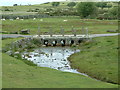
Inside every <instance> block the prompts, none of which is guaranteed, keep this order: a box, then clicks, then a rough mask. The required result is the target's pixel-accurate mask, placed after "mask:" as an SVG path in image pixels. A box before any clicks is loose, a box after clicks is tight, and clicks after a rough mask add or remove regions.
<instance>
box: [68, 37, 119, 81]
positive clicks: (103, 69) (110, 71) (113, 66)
mask: <svg viewBox="0 0 120 90" xmlns="http://www.w3.org/2000/svg"><path fill="white" fill-rule="evenodd" d="M80 47H82V50H83V51H82V52H79V53H76V54H73V55H71V56H70V58H69V60H70V61H71V65H72V67H73V68H77V69H78V71H80V72H84V73H87V74H88V75H90V76H91V77H94V78H97V79H100V80H102V81H106V82H110V83H118V50H119V48H118V36H110V37H98V38H94V39H93V42H92V43H89V44H86V43H85V44H83V45H82V46H80ZM88 47H89V48H88Z"/></svg>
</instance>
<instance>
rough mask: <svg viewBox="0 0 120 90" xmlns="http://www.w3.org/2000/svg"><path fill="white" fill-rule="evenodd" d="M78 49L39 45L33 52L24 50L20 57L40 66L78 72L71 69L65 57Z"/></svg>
mask: <svg viewBox="0 0 120 90" xmlns="http://www.w3.org/2000/svg"><path fill="white" fill-rule="evenodd" d="M76 52H80V50H78V49H75V48H70V47H41V48H38V49H35V50H34V51H33V52H29V53H28V52H24V53H23V54H22V57H23V58H25V59H27V60H30V61H33V62H34V63H35V64H37V65H38V66H40V67H49V68H53V69H57V70H61V71H65V72H73V73H79V72H78V71H77V70H75V69H72V68H71V66H70V62H69V61H68V60H67V58H68V57H69V56H70V55H71V54H73V53H76Z"/></svg>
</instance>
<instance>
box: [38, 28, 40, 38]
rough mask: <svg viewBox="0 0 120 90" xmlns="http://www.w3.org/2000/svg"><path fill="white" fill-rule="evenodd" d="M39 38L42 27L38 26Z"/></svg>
mask: <svg viewBox="0 0 120 90" xmlns="http://www.w3.org/2000/svg"><path fill="white" fill-rule="evenodd" d="M38 36H39V37H40V26H38Z"/></svg>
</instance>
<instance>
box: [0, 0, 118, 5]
mask: <svg viewBox="0 0 120 90" xmlns="http://www.w3.org/2000/svg"><path fill="white" fill-rule="evenodd" d="M52 1H65V0H0V6H12V5H13V4H18V5H20V4H22V5H27V4H32V5H33V4H41V3H45V2H52ZM102 1H103V0H102ZM104 1H105V0H104ZM106 1H119V0H106Z"/></svg>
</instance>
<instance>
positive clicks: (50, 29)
mask: <svg viewBox="0 0 120 90" xmlns="http://www.w3.org/2000/svg"><path fill="white" fill-rule="evenodd" d="M49 33H50V37H52V35H53V33H52V28H51V27H50V28H49Z"/></svg>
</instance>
